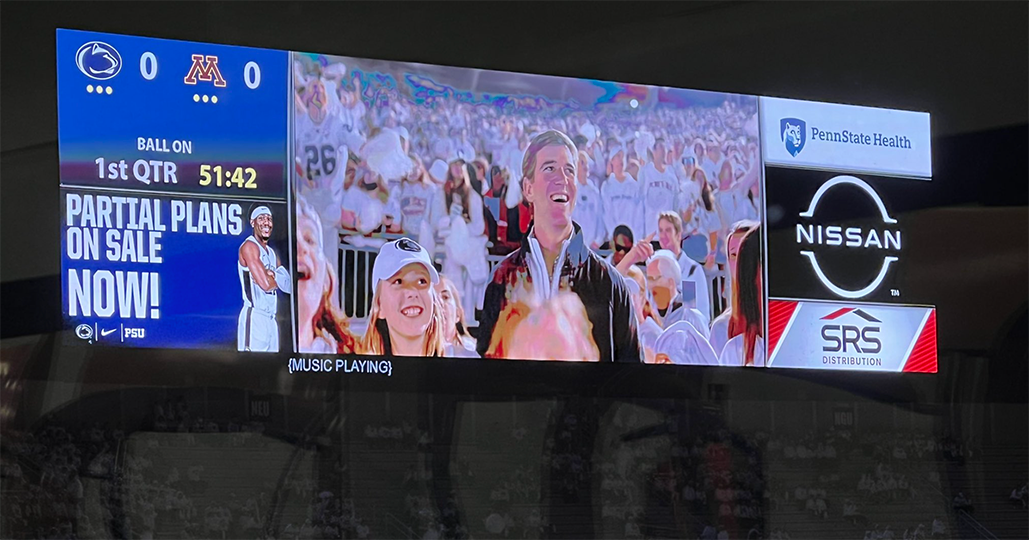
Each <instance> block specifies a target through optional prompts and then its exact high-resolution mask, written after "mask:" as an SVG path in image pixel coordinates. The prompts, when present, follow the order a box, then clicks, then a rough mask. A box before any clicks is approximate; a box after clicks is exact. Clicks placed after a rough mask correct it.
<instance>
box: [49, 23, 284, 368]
mask: <svg viewBox="0 0 1029 540" xmlns="http://www.w3.org/2000/svg"><path fill="white" fill-rule="evenodd" d="M288 65H289V53H287V52H285V51H273V50H264V49H254V48H247V47H231V46H224V45H212V44H204V43H191V42H182V41H170V40H161V39H150V38H140V37H132V36H122V35H111V34H100V33H94V32H82V31H74V30H59V31H58V33H57V73H58V112H59V114H58V117H59V130H60V131H59V133H60V137H59V139H60V158H61V167H60V174H61V210H62V217H61V223H62V241H61V249H62V282H63V295H62V297H63V302H62V303H63V306H62V312H63V314H64V320H65V324H66V327H67V328H69V329H72V330H74V331H73V332H72V333H71V334H70V336H71V339H72V340H75V341H80V340H81V341H88V342H91V343H99V344H103V345H114V346H123V345H124V346H134V347H172V348H202V349H223V350H224V349H228V350H235V349H237V348H241V347H242V348H245V346H246V344H245V343H244V342H243V341H242V340H241V339H240V337H239V335H240V331H239V330H240V328H241V326H240V325H241V323H240V322H239V321H240V320H241V319H242V318H244V317H246V316H247V315H248V309H250V310H251V311H252V310H253V309H254V305H253V303H251V304H250V307H249V308H248V304H247V301H248V300H247V295H248V294H251V296H252V293H253V290H252V289H251V287H252V286H253V284H252V283H251V282H250V274H249V272H243V271H242V270H241V268H240V261H241V260H242V259H241V246H242V245H244V243H246V242H247V241H248V238H253V237H254V236H255V234H256V235H257V236H260V235H261V234H263V233H261V232H260V231H257V232H256V233H255V230H254V225H253V223H252V222H251V217H252V216H254V215H256V214H262V213H264V212H263V211H260V210H258V209H260V208H264V209H267V211H268V213H270V216H268V217H264V218H262V219H264V220H267V219H269V217H270V218H271V220H272V222H273V225H272V226H271V228H270V233H268V234H267V238H264V241H265V243H266V247H265V248H263V249H264V251H265V252H267V253H270V255H267V256H265V257H264V258H263V259H262V260H263V264H264V265H265V267H266V269H267V270H268V271H269V272H274V271H275V270H276V269H277V268H278V267H281V268H283V271H282V274H281V275H282V276H283V277H280V278H279V281H280V282H281V283H279V285H280V286H281V287H275V288H273V289H272V290H271V291H267V292H265V291H259V293H260V294H261V295H262V296H267V298H265V299H264V300H262V304H261V308H262V312H261V314H260V315H261V316H263V317H265V318H266V319H270V320H273V321H278V322H279V324H278V325H277V326H278V327H279V328H284V329H286V330H285V331H286V332H288V329H289V328H290V327H291V323H290V321H289V314H290V309H289V302H288V298H289V296H288V294H284V293H286V292H287V291H288V290H290V289H291V288H292V287H291V282H292V278H291V277H290V278H285V276H290V275H291V272H290V271H289V270H286V269H287V268H289V267H290V263H289V260H290V257H289V254H290V251H289V236H290V231H289V230H290V226H289V223H290V216H289V211H288V209H289V206H288V204H287V203H288V201H289V193H288V182H289V168H288V167H287V163H288V159H289V144H288V138H289V123H290V118H289V111H290V109H289V104H290V102H291V101H290V89H289V80H290V79H289V76H288V74H289V71H288ZM276 259H278V260H276ZM269 261H270V262H269ZM251 300H253V298H251ZM280 305H281V306H280ZM250 315H251V316H253V314H252V313H250ZM266 326H267V325H266ZM269 328H270V329H268V330H267V332H273V333H274V332H275V328H274V327H270V326H269ZM245 337H248V336H244V338H245ZM276 337H277V336H276ZM290 348H291V347H290V345H289V340H288V339H287V340H285V345H284V347H283V349H284V350H289V349H290Z"/></svg>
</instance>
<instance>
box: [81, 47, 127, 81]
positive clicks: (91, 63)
mask: <svg viewBox="0 0 1029 540" xmlns="http://www.w3.org/2000/svg"><path fill="white" fill-rule="evenodd" d="M75 65H76V66H78V68H79V71H81V72H82V74H83V75H85V76H87V77H89V78H90V79H95V80H98V81H106V80H108V79H111V78H114V76H115V75H117V74H118V73H119V72H120V71H121V54H118V50H117V49H115V48H114V47H112V46H110V45H108V44H107V43H104V42H103V41H88V42H86V43H85V44H83V45H82V46H81V47H79V50H78V51H76V52H75Z"/></svg>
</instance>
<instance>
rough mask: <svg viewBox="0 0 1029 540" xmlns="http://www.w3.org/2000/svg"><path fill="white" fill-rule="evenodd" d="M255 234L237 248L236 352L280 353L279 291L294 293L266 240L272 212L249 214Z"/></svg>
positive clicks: (261, 209) (261, 210) (256, 210)
mask: <svg viewBox="0 0 1029 540" xmlns="http://www.w3.org/2000/svg"><path fill="white" fill-rule="evenodd" d="M250 225H251V226H252V227H253V228H254V233H253V234H251V235H250V236H248V237H247V239H246V240H244V241H243V244H242V245H240V246H239V258H238V260H237V261H236V269H237V271H238V272H239V285H240V288H241V289H242V291H243V309H242V310H241V311H240V312H239V325H238V326H237V331H236V349H238V350H240V351H253V352H279V326H278V324H276V322H275V312H276V309H277V307H278V298H277V294H278V291H282V292H284V293H286V294H292V293H293V280H292V279H291V278H290V274H289V271H288V270H286V269H285V268H284V267H283V266H282V264H281V263H280V262H279V256H278V255H276V254H275V252H274V251H272V248H271V246H269V245H268V240H269V239H270V238H271V236H272V226H273V223H272V211H271V210H270V209H268V207H267V206H258V207H257V208H254V210H253V211H252V212H250Z"/></svg>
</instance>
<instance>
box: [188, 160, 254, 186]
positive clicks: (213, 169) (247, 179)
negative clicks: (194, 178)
mask: <svg viewBox="0 0 1029 540" xmlns="http://www.w3.org/2000/svg"><path fill="white" fill-rule="evenodd" d="M212 184H213V185H214V186H215V187H228V188H233V187H234V188H240V189H257V170H255V169H254V168H253V167H222V166H221V165H206V164H205V165H201V166H200V185H201V186H210V185H212Z"/></svg>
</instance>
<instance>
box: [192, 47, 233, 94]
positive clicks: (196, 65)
mask: <svg viewBox="0 0 1029 540" xmlns="http://www.w3.org/2000/svg"><path fill="white" fill-rule="evenodd" d="M192 58H193V65H192V66H191V67H190V68H189V73H188V74H187V75H186V78H185V79H184V80H183V82H185V83H186V84H196V83H197V79H199V80H201V81H207V82H211V81H214V85H215V86H217V87H218V88H222V87H224V86H225V79H224V78H222V72H221V71H219V70H218V57H217V56H211V55H207V56H204V55H202V54H194V55H193V57H192Z"/></svg>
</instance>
